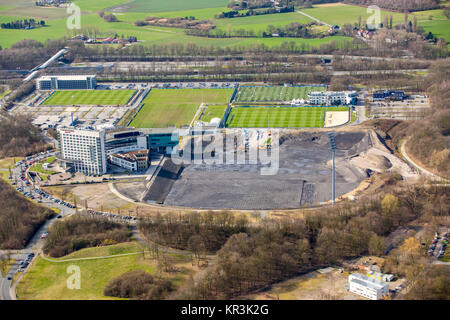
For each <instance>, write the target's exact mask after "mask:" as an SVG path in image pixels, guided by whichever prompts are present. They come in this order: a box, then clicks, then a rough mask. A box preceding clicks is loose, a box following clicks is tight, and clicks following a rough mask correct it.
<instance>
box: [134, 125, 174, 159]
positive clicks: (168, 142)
mask: <svg viewBox="0 0 450 320" xmlns="http://www.w3.org/2000/svg"><path fill="white" fill-rule="evenodd" d="M142 131H143V132H144V133H145V134H146V136H147V138H148V142H147V145H148V149H150V151H154V152H158V153H161V154H170V153H171V152H172V150H173V148H174V147H176V146H177V145H178V143H179V139H180V138H179V133H178V131H177V129H173V128H152V129H142Z"/></svg>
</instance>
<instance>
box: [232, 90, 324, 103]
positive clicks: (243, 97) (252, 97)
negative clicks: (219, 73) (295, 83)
mask: <svg viewBox="0 0 450 320" xmlns="http://www.w3.org/2000/svg"><path fill="white" fill-rule="evenodd" d="M325 90H326V87H282V86H278V87H276V86H275V87H245V86H243V87H239V91H238V93H237V95H236V98H235V100H234V102H235V103H245V102H269V101H270V102H276V101H292V99H305V100H306V99H308V93H310V92H311V91H325Z"/></svg>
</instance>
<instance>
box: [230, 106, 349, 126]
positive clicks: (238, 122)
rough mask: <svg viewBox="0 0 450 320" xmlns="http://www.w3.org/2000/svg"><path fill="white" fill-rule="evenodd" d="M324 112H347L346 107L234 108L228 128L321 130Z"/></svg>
mask: <svg viewBox="0 0 450 320" xmlns="http://www.w3.org/2000/svg"><path fill="white" fill-rule="evenodd" d="M325 111H348V108H347V107H235V108H233V109H232V110H231V113H230V115H229V116H228V119H227V123H226V126H227V127H228V128H267V127H271V128H322V127H323V126H324V121H325Z"/></svg>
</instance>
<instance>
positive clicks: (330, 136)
mask: <svg viewBox="0 0 450 320" xmlns="http://www.w3.org/2000/svg"><path fill="white" fill-rule="evenodd" d="M328 139H329V140H330V149H331V154H332V155H333V168H332V178H331V201H332V203H333V204H335V199H336V193H335V192H336V188H335V187H336V168H335V157H336V149H337V145H336V136H335V133H334V132H330V133H328Z"/></svg>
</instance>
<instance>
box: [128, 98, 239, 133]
mask: <svg viewBox="0 0 450 320" xmlns="http://www.w3.org/2000/svg"><path fill="white" fill-rule="evenodd" d="M233 90H234V89H152V91H150V93H149V94H148V96H147V97H146V98H145V100H144V107H142V109H141V110H140V111H139V112H138V114H137V115H136V117H135V118H134V119H133V121H132V122H131V123H130V126H131V127H135V128H165V127H167V126H176V127H181V126H183V125H189V124H190V123H191V121H192V119H193V118H194V115H195V113H196V111H197V109H198V107H199V106H200V104H201V103H202V102H204V103H220V104H223V103H228V102H229V100H230V98H231V95H232V94H233Z"/></svg>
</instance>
